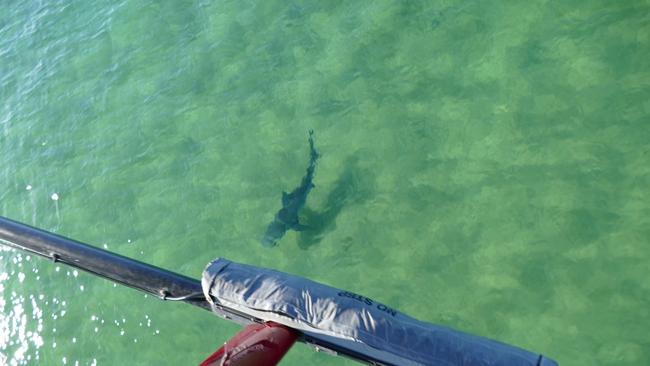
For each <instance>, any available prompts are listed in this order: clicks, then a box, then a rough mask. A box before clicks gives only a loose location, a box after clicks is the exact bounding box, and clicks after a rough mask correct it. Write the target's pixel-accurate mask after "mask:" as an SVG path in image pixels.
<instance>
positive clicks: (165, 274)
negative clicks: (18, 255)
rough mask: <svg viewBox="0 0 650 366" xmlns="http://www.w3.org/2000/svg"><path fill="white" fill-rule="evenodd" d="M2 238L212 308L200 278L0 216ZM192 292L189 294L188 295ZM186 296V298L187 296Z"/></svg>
mask: <svg viewBox="0 0 650 366" xmlns="http://www.w3.org/2000/svg"><path fill="white" fill-rule="evenodd" d="M0 240H2V241H4V242H5V243H6V244H8V245H9V246H12V247H15V248H18V249H22V250H25V251H28V252H31V253H34V254H38V255H40V256H43V257H45V258H48V259H51V260H53V261H55V262H61V263H65V264H67V265H69V266H72V267H75V268H79V269H81V270H84V271H86V272H90V273H92V274H94V275H97V276H100V277H103V278H106V279H109V280H111V281H114V282H117V283H120V284H122V285H125V286H128V287H131V288H134V289H137V290H140V291H143V292H146V293H148V294H151V295H153V296H156V297H158V298H161V299H163V300H164V299H166V298H170V299H173V298H180V299H182V300H180V301H183V302H185V303H188V304H191V305H195V306H198V307H200V308H203V309H206V310H210V305H209V304H208V302H207V301H206V300H205V298H202V297H196V296H192V295H195V294H200V293H202V289H201V283H200V282H199V281H198V280H195V279H193V278H189V277H186V276H183V275H180V274H178V273H174V272H171V271H168V270H165V269H162V268H159V267H156V266H152V265H150V264H146V263H142V262H140V261H137V260H135V259H131V258H127V257H124V256H121V255H119V254H116V253H112V252H109V251H107V250H103V249H100V248H96V247H93V246H90V245H87V244H84V243H81V242H78V241H76V240H72V239H68V238H66V237H63V236H60V235H56V234H53V233H50V232H47V231H44V230H41V229H37V228H34V227H31V226H29V225H26V224H22V223H19V222H16V221H13V220H10V219H7V218H5V217H2V216H0ZM188 296H189V297H188ZM185 297H187V298H185Z"/></svg>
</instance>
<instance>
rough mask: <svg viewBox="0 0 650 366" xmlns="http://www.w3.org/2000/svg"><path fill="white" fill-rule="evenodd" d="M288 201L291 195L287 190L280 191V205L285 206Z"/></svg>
mask: <svg viewBox="0 0 650 366" xmlns="http://www.w3.org/2000/svg"><path fill="white" fill-rule="evenodd" d="M289 201H291V195H290V194H289V193H287V192H284V191H283V192H282V207H285V206H287V205H288V204H289Z"/></svg>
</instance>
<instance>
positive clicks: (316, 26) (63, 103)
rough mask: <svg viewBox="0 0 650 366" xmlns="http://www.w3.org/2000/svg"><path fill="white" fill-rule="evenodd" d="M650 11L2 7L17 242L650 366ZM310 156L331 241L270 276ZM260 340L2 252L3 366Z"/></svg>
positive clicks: (4, 174) (204, 350) (294, 241)
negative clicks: (298, 287) (285, 289)
mask: <svg viewBox="0 0 650 366" xmlns="http://www.w3.org/2000/svg"><path fill="white" fill-rule="evenodd" d="M649 8H650V6H649V5H648V4H643V3H641V2H638V3H636V4H632V3H624V4H614V3H610V2H599V1H596V2H591V3H590V4H589V5H588V6H587V5H584V4H580V3H577V2H564V3H562V4H548V3H546V4H542V3H531V4H523V3H522V4H502V3H497V2H477V1H475V2H436V3H433V2H431V3H427V4H426V5H421V4H420V3H418V2H407V1H404V2H384V3H378V4H373V5H369V4H362V3H357V2H355V3H350V4H346V3H344V2H328V4H327V5H323V4H320V2H313V3H311V4H287V3H286V2H282V1H266V2H263V3H262V4H256V3H255V2H243V1H226V2H208V1H202V2H174V3H173V4H172V3H169V4H156V3H146V2H134V1H124V2H120V3H116V2H108V1H105V2H101V1H97V2H92V4H91V3H90V2H77V3H68V2H63V1H60V2H57V1H48V2H43V3H40V2H18V1H9V2H2V3H0V182H2V189H0V214H2V215H4V216H7V217H10V218H12V219H16V220H20V221H24V222H26V223H29V224H32V225H35V226H38V227H42V228H44V229H47V230H52V231H55V232H57V233H60V234H63V235H67V236H70V237H73V238H76V239H78V240H82V241H85V242H88V243H92V244H94V245H97V246H104V245H105V246H106V247H107V248H108V249H109V250H114V251H116V252H119V253H121V254H124V255H128V256H131V257H135V258H137V259H140V260H144V261H147V262H149V263H152V264H155V265H158V266H161V267H165V268H168V269H171V270H173V271H177V272H181V273H183V274H186V275H189V276H192V277H198V276H199V275H200V272H201V270H202V269H203V267H204V265H205V264H206V263H207V262H208V261H209V260H211V259H212V258H213V257H216V256H224V257H227V258H229V259H232V260H235V261H241V262H245V263H250V264H254V265H259V266H265V267H272V268H276V269H280V270H283V271H287V272H290V273H294V274H298V275H303V276H307V277H309V278H312V279H315V280H318V281H322V282H325V283H328V284H331V285H334V286H337V287H343V288H346V289H349V290H352V291H355V292H359V293H363V294H365V295H367V296H369V297H374V298H377V299H379V300H381V301H382V302H385V303H387V304H390V305H392V306H393V307H396V308H398V309H400V310H402V311H404V312H406V313H408V314H410V315H413V316H415V317H417V318H420V319H423V320H426V321H431V322H435V323H440V324H445V325H449V326H452V327H454V328H457V329H461V330H465V331H468V332H472V333H476V334H480V335H484V336H488V337H491V338H495V339H498V340H501V341H505V342H508V343H513V344H516V345H519V346H521V347H524V348H528V349H531V350H535V351H539V352H543V353H545V354H548V355H549V356H551V357H553V358H555V359H557V360H558V361H559V362H560V363H561V364H563V365H643V364H647V363H649V362H650V343H649V341H648V337H647V328H648V327H649V326H650V314H649V313H648V308H650V307H649V306H648V305H650V285H648V281H647V277H648V274H649V273H648V272H649V271H648V264H647V263H648V260H650V250H648V245H647V244H648V239H647V238H648V237H650V230H649V229H648V227H649V226H648V223H649V221H648V217H650V216H649V215H648V214H649V213H650V205H649V203H650V202H649V201H650V188H648V187H649V183H650V165H649V164H648V162H649V155H648V153H649V151H650V148H649V147H648V146H649V145H648V144H647V141H649V140H650V125H649V124H648V122H650V121H649V118H648V116H649V114H650V103H649V102H648V100H650V98H649V97H650V70H649V69H648V66H647V59H649V58H650V57H649V56H650V52H649V51H650V45H649V43H650V37H649V35H650V18H649V17H648V15H647V14H650V12H649V10H650V9H649ZM310 128H313V129H314V130H315V131H316V135H315V138H316V146H317V148H318V149H319V151H320V152H321V153H322V155H323V157H322V159H321V160H320V161H319V165H318V167H317V171H316V179H315V183H316V188H315V189H314V190H313V191H312V193H311V195H310V197H309V200H308V207H307V208H306V209H305V210H304V211H303V213H302V215H303V217H302V219H303V221H304V222H305V223H306V224H308V225H311V226H312V227H313V228H314V229H313V230H312V231H311V232H305V233H303V234H296V233H290V234H288V235H287V236H285V238H283V240H282V242H281V244H280V246H278V247H276V248H272V249H267V248H263V247H261V245H260V244H259V239H260V237H261V235H262V233H263V231H264V228H265V226H266V225H267V224H268V223H269V222H270V221H271V219H272V217H273V214H274V213H275V211H276V210H277V209H278V208H279V205H280V193H281V191H282V190H290V189H292V188H293V187H295V185H297V184H298V182H299V180H300V177H301V176H302V174H303V172H304V169H305V168H306V163H307V159H308V155H307V154H308V150H307V131H308V129H310ZM28 186H30V187H31V189H27V187H28ZM53 193H57V194H58V196H59V199H58V200H57V201H54V200H52V198H51V195H52V194H53ZM236 330H237V327H236V326H234V325H232V324H229V323H227V322H225V321H222V320H220V319H217V318H216V317H213V316H211V315H210V314H208V313H207V312H204V311H200V310H197V309H194V308H191V307H189V306H185V305H182V304H174V303H163V302H161V301H158V300H156V299H152V298H145V297H144V296H143V295H141V294H139V293H137V292H135V291H133V290H130V289H124V288H120V287H114V286H113V284H111V283H108V282H106V281H102V280H99V279H95V278H93V277H92V276H90V275H86V274H84V273H76V272H74V271H73V270H71V269H68V268H66V267H64V266H58V265H55V264H52V263H48V262H46V261H43V260H41V259H38V258H34V257H29V256H26V255H23V254H20V253H18V252H14V251H8V250H3V251H1V252H0V364H2V363H4V364H10V365H11V364H36V363H40V364H48V365H50V364H70V365H74V364H76V363H78V364H80V365H91V364H97V365H118V364H166V365H167V364H168V365H176V364H188V363H189V364H192V363H194V364H196V363H198V362H200V361H201V360H202V359H203V358H204V357H206V356H207V355H208V354H210V353H211V352H212V351H213V350H214V349H216V348H217V347H218V346H219V345H220V344H221V343H222V342H223V341H225V340H226V339H227V338H228V336H230V335H232V334H233V333H234V332H236ZM36 360H38V361H36ZM283 364H286V365H304V364H311V365H339V364H352V363H351V362H349V361H344V360H341V359H335V358H332V357H329V356H327V355H322V354H317V353H314V352H312V351H311V350H309V349H307V348H306V347H304V346H297V347H295V348H294V349H293V350H292V351H291V352H290V353H289V355H288V356H287V358H286V362H284V363H283Z"/></svg>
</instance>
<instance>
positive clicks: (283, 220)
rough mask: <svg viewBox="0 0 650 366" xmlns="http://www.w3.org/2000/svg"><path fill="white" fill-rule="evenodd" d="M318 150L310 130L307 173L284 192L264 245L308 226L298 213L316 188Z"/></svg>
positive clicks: (312, 132) (276, 241)
mask: <svg viewBox="0 0 650 366" xmlns="http://www.w3.org/2000/svg"><path fill="white" fill-rule="evenodd" d="M318 156H319V155H318V152H316V149H315V148H314V131H313V130H309V166H307V173H306V174H305V176H304V177H302V181H301V182H300V185H299V186H298V187H296V189H294V190H293V191H291V193H287V192H282V208H281V209H280V211H278V212H277V213H276V214H275V218H274V219H273V221H272V222H271V223H270V224H269V226H268V227H267V228H266V232H265V233H264V236H263V237H262V245H264V246H267V247H272V246H275V245H277V243H278V241H279V240H280V239H281V238H282V237H283V236H284V234H285V233H286V232H287V231H288V230H295V231H303V230H305V229H307V226H304V225H302V224H300V222H299V221H298V213H299V211H300V209H301V208H302V207H303V206H305V202H307V195H308V194H309V192H310V191H311V189H312V188H314V183H313V180H314V170H315V169H316V160H317V159H318Z"/></svg>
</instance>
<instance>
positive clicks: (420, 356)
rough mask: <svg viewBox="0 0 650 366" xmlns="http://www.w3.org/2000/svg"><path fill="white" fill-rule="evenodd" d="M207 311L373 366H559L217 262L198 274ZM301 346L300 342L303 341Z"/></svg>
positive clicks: (367, 303) (334, 293) (369, 302)
mask: <svg viewBox="0 0 650 366" xmlns="http://www.w3.org/2000/svg"><path fill="white" fill-rule="evenodd" d="M202 287H203V292H204V293H205V296H206V298H207V300H208V302H210V304H211V306H212V309H213V311H214V312H215V313H217V314H219V315H224V313H223V311H222V310H221V307H225V308H229V309H234V310H236V311H238V312H240V313H242V314H243V315H244V317H246V316H249V317H252V318H256V319H260V320H263V321H273V322H276V323H280V324H283V325H286V326H288V327H291V328H294V329H298V330H299V331H300V332H301V333H302V337H303V338H307V339H306V341H307V342H308V343H309V339H317V340H318V341H319V342H318V344H321V345H322V344H327V345H328V347H327V348H328V349H329V350H330V351H333V352H340V353H343V354H348V355H355V358H357V359H361V360H365V361H367V362H368V363H370V364H375V365H399V366H409V365H431V366H433V365H435V366H557V365H558V364H557V363H556V362H555V361H553V360H551V359H549V358H546V357H544V356H542V355H540V354H537V353H532V352H529V351H526V350H523V349H521V348H517V347H514V346H510V345H507V344H504V343H500V342H497V341H493V340H490V339H486V338H482V337H478V336H474V335H470V334H467V333H463V332H460V331H457V330H453V329H450V328H447V327H443V326H439V325H434V324H430V323H425V322H422V321H419V320H417V319H414V318H411V317H409V316H407V315H404V314H402V313H400V312H398V311H396V310H395V309H392V308H390V307H388V306H386V305H385V304H382V303H379V302H377V301H375V300H373V299H370V298H367V297H365V296H361V295H358V294H355V293H352V292H348V291H345V290H340V289H336V288H333V287H330V286H326V285H323V284H320V283H317V282H314V281H310V280H308V279H305V278H301V277H298V276H293V275H290V274H286V273H282V272H278V271H274V270H271V269H266V268H258V267H254V266H249V265H245V264H240V263H235V262H231V261H229V260H227V259H223V258H217V259H215V260H214V261H212V262H211V263H210V264H209V265H208V266H207V268H206V269H205V271H204V272H203V278H202ZM303 340H305V339H303Z"/></svg>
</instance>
